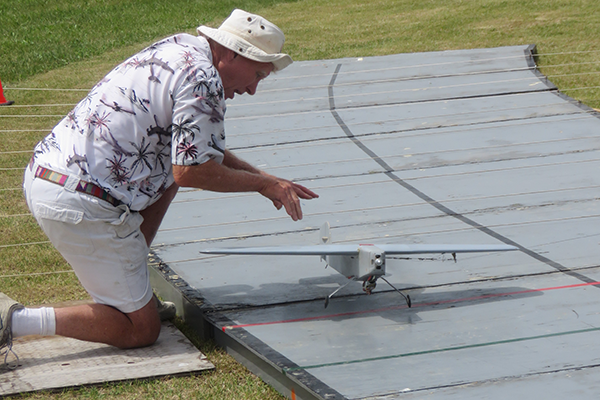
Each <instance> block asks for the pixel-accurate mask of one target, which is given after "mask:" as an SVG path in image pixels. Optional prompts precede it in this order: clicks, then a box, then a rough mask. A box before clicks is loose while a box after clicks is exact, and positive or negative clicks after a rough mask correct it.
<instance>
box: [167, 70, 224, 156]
mask: <svg viewBox="0 0 600 400" xmlns="http://www.w3.org/2000/svg"><path fill="white" fill-rule="evenodd" d="M224 116H225V98H224V91H223V85H222V83H221V79H220V77H219V75H218V73H217V71H216V70H215V69H214V67H213V66H212V65H211V66H210V67H209V68H207V69H196V70H192V71H188V72H187V75H186V77H185V79H183V82H182V83H181V85H179V87H178V89H177V90H176V91H175V92H174V93H173V125H172V135H173V140H172V147H171V162H172V163H173V164H174V165H198V164H203V163H205V162H206V161H208V160H215V161H216V162H218V163H221V162H222V161H223V158H224V154H225V128H224V122H223V119H224Z"/></svg>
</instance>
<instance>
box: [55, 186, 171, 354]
mask: <svg viewBox="0 0 600 400" xmlns="http://www.w3.org/2000/svg"><path fill="white" fill-rule="evenodd" d="M178 189H179V186H177V184H173V185H171V186H170V187H169V188H168V189H167V190H166V191H165V193H164V194H163V195H162V196H161V198H160V199H158V200H157V201H156V202H155V203H154V204H152V205H151V206H150V207H148V208H147V209H145V210H143V211H141V212H140V214H142V216H143V217H144V222H143V223H142V225H141V227H140V230H141V231H142V233H143V234H144V237H145V238H146V243H147V244H148V246H150V244H151V243H152V240H154V237H155V236H156V233H157V232H158V228H159V227H160V224H161V222H162V220H163V218H164V216H165V214H166V213H167V210H168V208H169V205H170V204H171V201H172V200H173V198H174V197H175V194H177V190H178ZM55 314H56V334H57V335H62V336H67V337H71V338H75V339H79V340H85V341H88V342H100V343H106V344H109V345H112V346H116V347H120V348H132V347H142V346H148V345H150V344H152V343H154V342H155V341H156V339H157V338H158V335H159V333H160V319H159V317H158V312H157V309H156V302H155V301H154V299H150V302H149V303H148V304H146V305H145V306H144V307H143V308H141V309H140V310H138V311H134V312H132V313H129V314H124V313H122V312H120V311H119V310H117V309H116V308H113V307H110V306H105V305H102V304H86V305H81V306H75V307H65V308H56V309H55Z"/></svg>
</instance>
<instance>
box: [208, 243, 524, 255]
mask: <svg viewBox="0 0 600 400" xmlns="http://www.w3.org/2000/svg"><path fill="white" fill-rule="evenodd" d="M361 246H365V247H366V246H376V247H377V248H379V249H381V250H383V251H384V252H385V253H386V254H432V253H485V252H495V251H513V250H518V248H517V247H515V246H509V245H505V244H495V245H494V244H484V245H478V244H377V245H373V244H318V245H314V246H277V247H223V248H216V249H204V250H200V253H205V254H251V255H296V256H336V255H339V256H351V255H356V254H358V248H359V247H361Z"/></svg>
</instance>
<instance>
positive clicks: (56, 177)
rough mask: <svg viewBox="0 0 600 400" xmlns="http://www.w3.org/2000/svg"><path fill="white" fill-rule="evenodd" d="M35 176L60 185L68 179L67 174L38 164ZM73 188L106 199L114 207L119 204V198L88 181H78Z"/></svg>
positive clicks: (65, 183)
mask: <svg viewBox="0 0 600 400" xmlns="http://www.w3.org/2000/svg"><path fill="white" fill-rule="evenodd" d="M35 176H36V177H38V178H42V179H44V180H47V181H49V182H53V183H56V184H58V185H60V186H65V185H67V180H68V179H69V175H64V174H60V173H58V172H55V171H52V170H51V169H48V168H44V167H40V166H39V165H38V167H37V170H36V171H35ZM73 190H75V191H77V192H81V193H86V194H89V195H90V196H94V197H97V198H99V199H102V200H104V201H107V202H109V203H110V204H112V205H113V206H115V207H116V206H118V205H119V204H121V201H120V200H117V199H115V198H114V197H112V196H111V195H110V194H108V193H106V191H105V190H104V189H102V188H101V187H99V186H97V185H94V184H93V183H90V182H84V181H79V182H78V183H77V186H75V187H74V188H73Z"/></svg>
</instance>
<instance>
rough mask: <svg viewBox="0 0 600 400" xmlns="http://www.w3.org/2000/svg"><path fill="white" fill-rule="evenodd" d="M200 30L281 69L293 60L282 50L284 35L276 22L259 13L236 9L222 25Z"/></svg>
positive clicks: (232, 48)
mask: <svg viewBox="0 0 600 400" xmlns="http://www.w3.org/2000/svg"><path fill="white" fill-rule="evenodd" d="M198 33H199V34H201V35H204V36H207V37H209V38H211V39H213V40H214V41H215V42H217V43H219V44H221V45H223V46H225V47H227V48H228V49H230V50H233V51H235V52H236V53H238V54H239V55H241V56H243V57H246V58H249V59H251V60H254V61H258V62H264V63H273V65H274V68H273V70H274V71H280V70H282V69H284V68H285V67H287V66H288V65H290V64H291V63H292V58H291V57H290V56H289V55H287V54H284V53H281V49H282V48H283V42H284V41H285V37H284V35H283V32H282V31H281V29H279V28H278V27H277V25H275V24H273V23H271V22H269V21H267V20H266V19H264V18H263V17H261V16H260V15H256V14H250V13H248V12H246V11H243V10H239V9H235V10H233V12H232V13H231V15H230V16H229V18H227V19H226V20H225V21H223V23H222V24H221V26H220V27H219V29H214V28H209V27H208V26H204V25H202V26H199V27H198Z"/></svg>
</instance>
